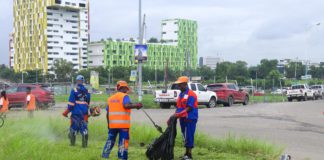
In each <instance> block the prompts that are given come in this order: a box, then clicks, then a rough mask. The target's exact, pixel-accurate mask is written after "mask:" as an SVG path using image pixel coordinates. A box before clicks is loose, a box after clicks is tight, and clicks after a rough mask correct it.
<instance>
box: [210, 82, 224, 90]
mask: <svg viewBox="0 0 324 160" xmlns="http://www.w3.org/2000/svg"><path fill="white" fill-rule="evenodd" d="M223 87H224V86H223V85H221V84H215V85H208V86H207V89H208V90H210V91H215V90H218V89H222V88H223Z"/></svg>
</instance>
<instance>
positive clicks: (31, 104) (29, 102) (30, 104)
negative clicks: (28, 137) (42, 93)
mask: <svg viewBox="0 0 324 160" xmlns="http://www.w3.org/2000/svg"><path fill="white" fill-rule="evenodd" d="M26 106H27V111H28V116H29V118H33V116H34V111H35V109H36V97H35V95H33V94H32V93H31V88H30V87H27V97H26Z"/></svg>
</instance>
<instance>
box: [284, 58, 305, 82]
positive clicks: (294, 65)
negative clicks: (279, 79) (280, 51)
mask: <svg viewBox="0 0 324 160" xmlns="http://www.w3.org/2000/svg"><path fill="white" fill-rule="evenodd" d="M285 70H286V77H287V78H295V73H296V78H297V79H300V78H301V76H302V75H304V74H305V66H304V65H303V64H302V63H301V62H290V63H289V64H288V65H287V66H286V67H285ZM295 71H296V72H295Z"/></svg>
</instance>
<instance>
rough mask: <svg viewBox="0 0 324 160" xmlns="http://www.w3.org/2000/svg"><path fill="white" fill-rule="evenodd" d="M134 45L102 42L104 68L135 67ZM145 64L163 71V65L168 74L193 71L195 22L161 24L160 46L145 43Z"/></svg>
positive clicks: (175, 20) (119, 42) (121, 42)
mask: <svg viewBox="0 0 324 160" xmlns="http://www.w3.org/2000/svg"><path fill="white" fill-rule="evenodd" d="M135 44H136V43H135V42H125V41H113V40H107V41H105V42H104V50H103V51H104V66H105V67H107V68H111V67H114V66H126V67H128V66H129V67H132V66H136V64H135V59H134V46H135ZM147 45H148V50H147V56H148V60H147V62H145V63H144V67H149V68H152V69H155V68H156V69H164V66H165V65H166V63H168V66H169V68H170V69H172V70H185V69H187V68H192V69H195V68H196V67H197V63H198V47H197V22H196V21H193V20H186V19H170V20H163V21H162V32H161V42H160V43H147Z"/></svg>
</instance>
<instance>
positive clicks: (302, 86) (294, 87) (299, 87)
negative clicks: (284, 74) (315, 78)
mask: <svg viewBox="0 0 324 160" xmlns="http://www.w3.org/2000/svg"><path fill="white" fill-rule="evenodd" d="M291 88H292V89H305V87H304V85H296V86H292V87H291Z"/></svg>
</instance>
